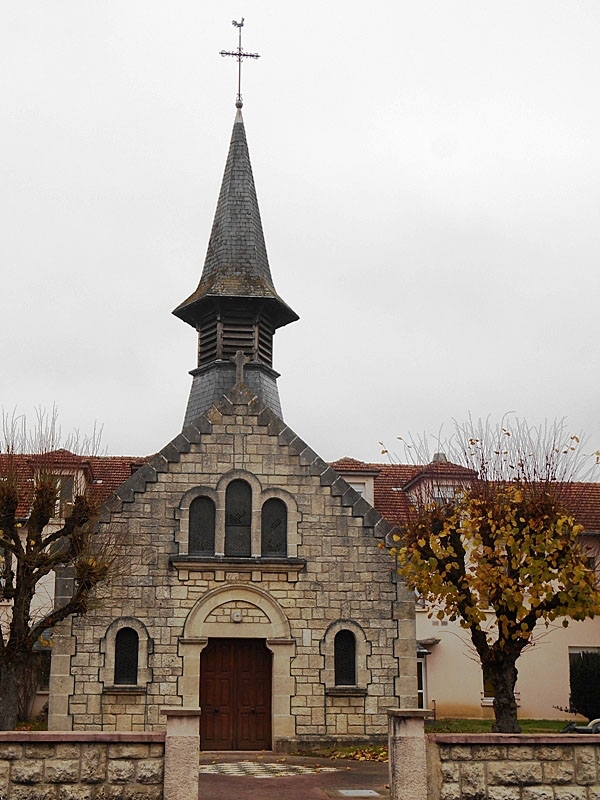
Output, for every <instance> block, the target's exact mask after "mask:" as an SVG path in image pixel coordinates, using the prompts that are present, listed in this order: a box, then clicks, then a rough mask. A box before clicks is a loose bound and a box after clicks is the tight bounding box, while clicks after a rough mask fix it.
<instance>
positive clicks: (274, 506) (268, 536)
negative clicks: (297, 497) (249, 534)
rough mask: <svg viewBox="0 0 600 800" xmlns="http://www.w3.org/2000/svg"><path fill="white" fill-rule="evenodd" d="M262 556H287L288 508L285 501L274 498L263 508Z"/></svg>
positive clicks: (261, 527)
mask: <svg viewBox="0 0 600 800" xmlns="http://www.w3.org/2000/svg"><path fill="white" fill-rule="evenodd" d="M260 530H261V547H260V550H261V555H263V556H286V555H287V506H286V504H285V503H284V502H283V500H278V499H277V498H276V497H272V498H271V499H270V500H267V502H266V503H265V504H264V505H263V507H262V513H261V524H260Z"/></svg>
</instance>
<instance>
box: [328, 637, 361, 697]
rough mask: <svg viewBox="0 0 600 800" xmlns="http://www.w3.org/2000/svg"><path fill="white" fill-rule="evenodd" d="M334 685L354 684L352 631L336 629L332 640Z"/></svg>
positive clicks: (354, 658) (354, 649) (354, 662)
mask: <svg viewBox="0 0 600 800" xmlns="http://www.w3.org/2000/svg"><path fill="white" fill-rule="evenodd" d="M333 664H334V673H335V685H336V686H355V685H356V638H355V636H354V634H353V633H352V631H348V630H341V631H338V632H337V633H336V635H335V639H334V640H333Z"/></svg>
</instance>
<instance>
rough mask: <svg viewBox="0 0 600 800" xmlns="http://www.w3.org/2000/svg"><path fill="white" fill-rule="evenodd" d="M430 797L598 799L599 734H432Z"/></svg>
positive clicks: (434, 799) (439, 799)
mask: <svg viewBox="0 0 600 800" xmlns="http://www.w3.org/2000/svg"><path fill="white" fill-rule="evenodd" d="M426 739H427V758H428V762H429V763H428V772H429V776H430V780H429V791H428V799H427V800H598V798H600V736H583V735H577V734H570V735H560V734H557V735H553V736H527V735H523V734H520V735H518V736H514V735H509V734H469V735H463V736H458V735H447V734H432V735H429V736H427V737H426Z"/></svg>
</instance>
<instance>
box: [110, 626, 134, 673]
mask: <svg viewBox="0 0 600 800" xmlns="http://www.w3.org/2000/svg"><path fill="white" fill-rule="evenodd" d="M138 650H139V637H138V635H137V632H136V631H134V630H133V628H121V630H120V631H119V632H118V633H117V635H116V638H115V685H124V686H136V685H137V673H138Z"/></svg>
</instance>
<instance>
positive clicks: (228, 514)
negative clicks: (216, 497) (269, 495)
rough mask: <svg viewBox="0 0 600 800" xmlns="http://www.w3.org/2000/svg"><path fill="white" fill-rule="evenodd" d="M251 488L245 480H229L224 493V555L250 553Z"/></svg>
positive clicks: (245, 555)
mask: <svg viewBox="0 0 600 800" xmlns="http://www.w3.org/2000/svg"><path fill="white" fill-rule="evenodd" d="M251 523H252V489H251V488H250V486H249V485H248V484H247V483H246V481H241V480H235V481H231V483H230V484H229V486H228V487H227V492H226V493H225V555H226V556H242V557H249V556H250V555H251V552H252V551H251V539H250V534H251Z"/></svg>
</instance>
